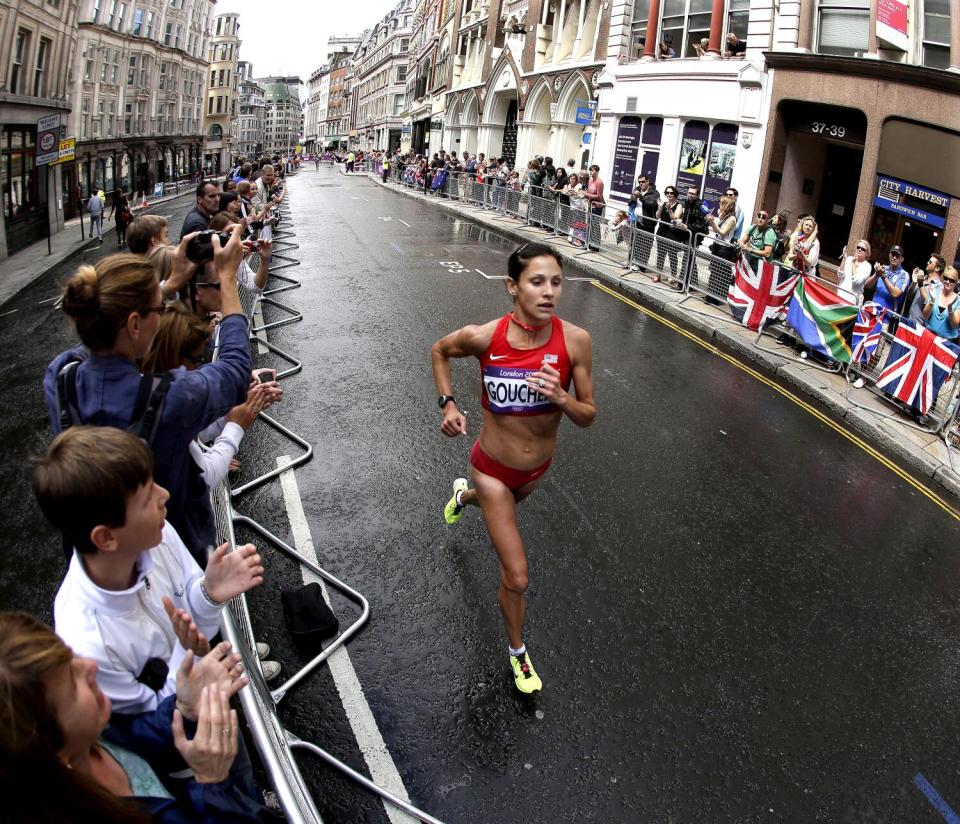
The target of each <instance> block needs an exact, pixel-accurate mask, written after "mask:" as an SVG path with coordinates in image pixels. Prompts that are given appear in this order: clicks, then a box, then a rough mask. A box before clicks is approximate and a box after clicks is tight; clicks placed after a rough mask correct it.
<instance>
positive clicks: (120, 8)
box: [117, 3, 127, 31]
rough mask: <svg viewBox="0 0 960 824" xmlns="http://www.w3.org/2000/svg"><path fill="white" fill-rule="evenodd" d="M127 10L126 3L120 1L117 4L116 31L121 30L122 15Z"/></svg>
mask: <svg viewBox="0 0 960 824" xmlns="http://www.w3.org/2000/svg"><path fill="white" fill-rule="evenodd" d="M126 12H127V4H126V3H121V4H120V5H119V6H117V31H123V16H124V14H126Z"/></svg>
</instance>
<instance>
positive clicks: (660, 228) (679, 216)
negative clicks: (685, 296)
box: [653, 186, 690, 289]
mask: <svg viewBox="0 0 960 824" xmlns="http://www.w3.org/2000/svg"><path fill="white" fill-rule="evenodd" d="M663 194H664V195H665V196H666V198H667V199H666V200H665V201H664V202H663V203H662V204H661V206H660V211H659V212H657V220H658V221H660V222H659V223H658V224H657V234H658V235H660V237H662V238H665V239H667V240H669V241H672V242H671V243H660V242H658V243H657V269H659V270H660V271H663V259H664V257H667V258H668V259H669V261H670V275H671V277H670V278H669V279H668V281H669V283H670V285H671V286H672V287H673V288H674V289H677V288H679V287H680V286H681V284H680V282H679V281H678V280H677V256H678V249H679V248H680V245H681V244H685V243H686V242H687V241H688V240H689V238H690V233H689V232H687V230H686V229H685V228H684V227H683V223H684V219H685V218H686V216H687V213H686V207H685V206H684V205H683V204H682V203H681V202H680V201H679V200H677V190H676V188H675V187H673V186H667V188H666V189H664V190H663ZM653 282H654V283H659V282H660V276H659V275H656V276H655V277H654V279H653Z"/></svg>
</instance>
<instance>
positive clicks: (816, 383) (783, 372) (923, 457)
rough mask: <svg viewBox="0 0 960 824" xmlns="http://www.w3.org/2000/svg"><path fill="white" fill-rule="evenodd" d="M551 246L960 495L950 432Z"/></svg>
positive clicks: (454, 208)
mask: <svg viewBox="0 0 960 824" xmlns="http://www.w3.org/2000/svg"><path fill="white" fill-rule="evenodd" d="M355 174H363V173H360V172H358V173H355ZM370 177H371V179H372V180H373V181H374V182H375V183H376V184H377V185H378V186H385V187H387V188H390V189H391V190H393V191H397V192H399V193H400V194H403V195H405V196H407V197H411V198H414V199H416V200H421V201H424V202H426V203H429V204H430V205H432V206H435V207H436V208H438V209H443V210H445V211H447V212H449V213H451V214H453V215H455V216H456V217H459V218H465V219H467V220H470V221H472V222H474V223H477V224H479V225H481V226H484V227H486V228H488V229H490V230H491V231H494V232H497V233H498V234H501V235H507V236H508V237H512V238H514V239H516V240H518V241H519V242H521V243H528V242H530V241H533V240H538V241H544V239H545V236H544V233H543V232H542V231H538V230H536V229H533V228H531V227H529V226H527V225H526V224H523V223H520V222H518V221H516V220H513V219H509V218H508V219H504V217H503V215H497V214H496V213H492V212H489V211H485V210H481V209H479V208H476V207H471V206H470V205H469V204H466V203H462V202H460V201H449V200H444V199H442V198H438V197H436V196H434V195H424V194H423V193H421V192H417V191H415V190H413V189H410V188H408V187H406V186H399V185H397V184H395V183H392V182H391V183H383V182H382V181H381V180H380V179H379V178H378V177H376V176H373V175H371V176H370ZM550 245H551V246H553V247H554V248H556V250H557V251H558V252H559V253H560V255H561V257H562V258H563V259H564V260H565V261H570V262H571V263H572V264H573V265H574V266H575V267H577V268H578V269H580V270H583V271H584V272H586V273H587V274H589V275H592V276H593V277H596V278H597V279H598V280H599V281H600V282H601V283H604V284H606V285H608V286H610V287H612V288H614V289H616V290H617V291H619V292H621V293H623V294H625V295H626V296H628V297H630V298H632V299H634V300H635V301H636V302H637V303H639V304H641V305H642V306H644V307H648V308H650V309H652V310H654V311H656V312H658V313H660V314H661V315H665V316H667V317H668V318H669V319H671V320H675V321H679V322H681V323H682V324H683V325H685V326H687V327H691V328H693V329H694V330H696V332H697V333H699V335H700V336H701V337H702V338H706V339H708V340H709V341H711V342H714V343H716V344H717V345H718V346H721V347H723V348H726V349H729V350H733V351H734V352H736V353H737V354H738V355H740V356H742V357H744V358H747V359H748V360H750V361H753V362H754V363H756V364H759V365H760V366H761V367H763V368H764V369H766V370H767V371H769V372H771V373H773V374H774V375H775V376H776V377H777V378H778V379H779V381H780V383H782V384H788V385H789V386H790V387H793V388H796V389H799V390H801V391H802V392H804V393H805V394H807V395H808V396H810V397H812V398H814V399H815V400H817V401H819V402H820V403H821V404H823V405H824V406H825V407H827V409H828V410H829V411H830V413H831V414H832V415H833V417H835V418H838V419H842V421H843V422H844V423H845V424H846V427H844V428H845V429H848V430H854V431H855V432H856V433H857V434H859V435H861V436H863V437H864V438H865V439H866V440H868V441H870V442H872V443H873V444H876V445H878V446H879V447H880V448H881V449H883V450H884V451H886V452H888V453H889V454H890V455H893V456H895V457H896V458H897V459H899V460H900V461H902V462H903V464H904V465H905V466H906V467H907V468H909V470H910V471H911V472H912V473H913V474H914V475H916V476H917V477H920V478H923V479H926V480H928V481H931V482H932V483H933V484H934V485H935V486H937V487H940V488H941V489H943V490H946V491H947V492H949V493H950V494H951V495H952V496H955V497H960V475H958V474H957V473H956V472H954V471H953V469H952V468H951V465H950V457H949V455H948V452H947V445H946V443H945V441H944V436H943V435H936V434H933V433H930V432H925V431H922V430H920V429H917V428H915V427H913V426H910V425H908V424H907V423H906V422H905V420H906V419H905V418H904V417H902V416H901V415H900V414H899V413H898V412H897V411H896V410H895V409H894V407H893V406H892V405H890V404H889V403H887V402H886V401H884V400H883V399H882V398H880V397H878V396H877V395H875V394H873V393H872V392H869V391H868V390H866V389H863V390H853V391H855V392H856V401H857V403H856V404H854V403H852V402H851V400H850V399H849V394H850V392H851V390H850V386H849V384H848V383H847V380H846V377H845V376H844V375H837V374H833V373H829V372H825V371H823V370H822V369H818V368H816V367H815V366H810V365H809V364H808V363H807V362H805V361H803V360H801V359H800V358H799V357H797V356H796V354H795V353H794V351H793V349H792V348H791V347H789V346H783V345H781V344H778V343H776V341H775V339H774V338H772V337H764V338H763V345H764V346H765V347H767V348H765V349H760V348H758V347H757V346H755V345H754V339H755V338H756V333H755V332H751V331H750V330H748V329H746V328H744V327H742V326H740V325H739V324H737V323H734V322H732V319H731V317H730V313H729V312H728V311H727V309H726V307H725V306H721V307H713V306H710V305H709V304H707V303H705V302H704V301H702V300H700V299H699V298H695V297H690V298H688V299H687V300H685V301H683V299H684V297H685V296H684V295H683V294H680V293H677V292H675V291H673V290H670V289H667V288H665V287H664V284H656V285H654V284H653V282H652V280H651V279H650V278H649V277H647V276H646V275H643V274H641V273H631V272H628V271H627V270H626V269H624V268H623V267H622V266H617V265H615V264H613V263H605V262H602V261H598V260H597V259H596V256H594V255H592V254H589V253H585V252H584V251H583V250H582V249H575V248H574V247H572V246H571V247H569V248H564V247H565V246H567V244H565V243H560V244H557V243H551V244H550ZM586 258H591V259H586ZM681 301H683V303H682V305H681ZM954 420H955V419H954ZM953 457H954V461H955V463H956V465H957V468H958V469H960V449H957V448H954V451H953Z"/></svg>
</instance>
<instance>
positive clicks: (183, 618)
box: [162, 595, 210, 655]
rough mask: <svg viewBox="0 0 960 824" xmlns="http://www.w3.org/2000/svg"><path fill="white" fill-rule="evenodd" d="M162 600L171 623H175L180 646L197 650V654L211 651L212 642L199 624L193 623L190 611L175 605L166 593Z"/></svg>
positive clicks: (192, 650)
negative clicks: (200, 628)
mask: <svg viewBox="0 0 960 824" xmlns="http://www.w3.org/2000/svg"><path fill="white" fill-rule="evenodd" d="M162 600H163V608H164V609H165V610H166V612H167V617H168V618H169V619H170V623H171V624H173V631H174V634H175V635H176V636H177V640H178V641H179V642H180V646H181V647H183V648H184V649H186V650H190V651H191V652H195V653H196V654H197V655H206V654H207V653H208V652H210V642H209V641H208V640H207V636H206V635H204V634H203V633H202V632H200V630H199V629H198V627H197V625H196V624H195V623H193V619H192V618H191V617H190V613H188V612H187V611H186V610H185V609H178V608H177V607H175V606H174V605H173V601H172V600H170V598H168V597H167V596H166V595H164V596H163V599H162Z"/></svg>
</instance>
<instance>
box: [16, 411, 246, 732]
mask: <svg viewBox="0 0 960 824" xmlns="http://www.w3.org/2000/svg"><path fill="white" fill-rule="evenodd" d="M34 492H35V493H36V496H37V500H38V501H39V503H40V508H41V509H42V510H43V513H44V514H45V515H46V516H47V518H48V519H49V520H50V521H51V522H52V523H53V524H54V525H55V526H57V527H59V528H60V529H61V530H62V531H63V533H64V535H65V536H66V538H67V540H69V541H70V542H71V544H72V545H73V547H74V553H73V557H72V559H71V561H70V566H69V569H68V570H67V575H66V577H65V578H64V581H63V584H61V586H60V589H59V591H58V592H57V597H56V600H55V601H54V622H55V625H56V631H57V634H58V635H60V637H61V638H63V640H64V641H65V642H66V643H67V644H68V645H69V646H70V647H72V649H73V651H74V654H76V655H80V656H84V657H87V658H93V659H94V660H95V661H96V662H97V665H98V672H97V682H98V683H99V685H100V689H101V690H103V692H104V693H106V695H107V696H109V698H110V700H111V702H112V703H113V708H114V711H115V712H122V713H131V714H132V713H141V712H146V711H149V710H153V709H156V707H157V705H158V704H159V702H160V701H162V700H163V699H164V698H166V697H167V696H169V695H171V694H173V693H174V692H175V688H176V677H175V676H176V672H177V668H178V667H179V666H180V662H181V660H182V659H183V657H184V655H185V654H186V650H185V649H184V647H183V645H182V644H181V642H180V637H178V634H177V633H176V632H175V631H174V629H173V627H172V626H171V622H170V621H169V620H168V617H167V611H168V610H171V606H170V605H167V606H166V609H165V605H164V600H165V599H169V600H170V601H171V602H172V609H175V610H186V612H188V613H189V614H190V615H191V616H192V617H193V620H194V622H195V623H196V627H197V629H199V631H200V632H202V633H203V634H205V635H206V636H207V637H211V636H213V635H215V634H216V633H217V631H218V630H219V625H220V611H221V610H222V609H223V606H224V604H226V602H227V601H229V600H230V599H231V598H233V597H235V596H237V595H239V594H241V593H243V592H247V591H248V590H250V589H252V588H253V587H255V586H258V585H259V584H261V583H262V582H263V566H262V565H261V560H260V556H259V555H258V554H257V550H256V547H254V546H253V545H252V544H247V545H246V546H242V547H238V548H237V550H236V551H235V552H230V553H228V552H227V549H228V547H227V544H223V545H222V546H220V547H219V548H218V549H217V550H216V551H215V552H213V553H211V555H210V558H209V561H208V562H207V568H206V571H205V572H204V571H202V570H201V569H200V567H198V566H197V563H196V561H194V560H193V558H192V557H191V555H190V553H189V552H188V551H187V549H186V547H185V546H184V545H183V542H182V541H181V540H180V538H179V536H178V535H177V533H176V530H174V528H173V527H172V526H170V524H168V523H167V522H166V520H165V516H166V502H167V499H168V498H169V497H170V496H169V494H168V493H167V491H166V490H165V489H164V488H163V487H161V486H158V485H157V484H156V483H154V481H153V456H152V454H151V452H150V449H149V447H148V446H147V445H146V444H144V443H143V442H142V441H140V440H138V439H137V438H135V437H134V436H133V435H131V434H129V433H127V432H124V431H122V430H120V429H115V428H113V427H108V426H103V427H95V426H76V427H71V428H69V429H67V430H65V431H64V432H62V433H61V434H60V435H58V436H57V438H56V439H55V440H54V441H53V443H52V444H51V445H50V448H49V449H48V450H47V453H46V455H45V456H44V457H43V458H42V459H40V460H39V461H38V462H37V465H36V469H35V472H34ZM184 637H185V636H184ZM188 643H189V642H188Z"/></svg>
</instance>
